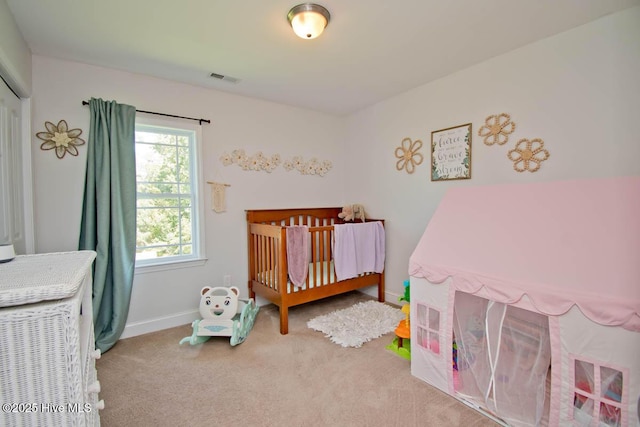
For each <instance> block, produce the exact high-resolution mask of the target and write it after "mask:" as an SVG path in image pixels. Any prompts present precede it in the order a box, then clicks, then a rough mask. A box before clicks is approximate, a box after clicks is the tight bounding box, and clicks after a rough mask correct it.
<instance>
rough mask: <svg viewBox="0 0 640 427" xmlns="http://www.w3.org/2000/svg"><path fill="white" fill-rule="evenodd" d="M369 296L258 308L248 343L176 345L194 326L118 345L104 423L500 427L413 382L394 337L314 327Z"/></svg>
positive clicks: (105, 372) (107, 375) (107, 378)
mask: <svg viewBox="0 0 640 427" xmlns="http://www.w3.org/2000/svg"><path fill="white" fill-rule="evenodd" d="M370 299H371V298H369V297H368V296H366V295H364V294H362V293H359V292H351V293H349V294H345V295H343V296H338V297H333V298H330V299H327V300H324V301H321V302H315V303H310V304H305V305H302V306H298V307H294V308H291V309H290V310H289V334H288V335H280V333H279V332H278V322H279V320H278V319H279V318H278V310H277V307H275V306H273V305H268V306H264V307H261V308H260V312H259V313H258V316H257V318H256V323H255V325H254V327H253V330H252V331H251V333H250V334H249V337H248V338H247V341H245V342H244V343H242V344H239V345H238V346H236V347H231V346H230V345H229V339H228V338H223V337H214V338H212V339H211V340H209V341H208V342H206V343H204V344H201V345H198V346H190V345H188V344H183V345H182V346H180V345H178V342H179V341H180V339H182V338H183V337H185V336H188V335H190V334H191V327H190V326H189V325H185V326H181V327H177V328H172V329H168V330H165V331H159V332H155V333H152V334H147V335H143V336H139V337H134V338H128V339H124V340H120V341H119V342H118V343H117V344H116V345H115V346H114V347H113V348H112V349H111V350H110V351H108V352H107V353H105V354H104V355H103V356H102V358H101V359H99V360H98V361H97V368H98V378H99V380H100V383H101V384H102V391H101V393H100V398H102V399H104V401H105V405H106V406H105V409H104V410H103V411H101V412H100V414H101V422H102V425H103V426H106V427H110V426H213V425H215V426H232V425H238V426H285V427H288V426H301V427H302V426H398V427H410V426H446V427H455V426H465V427H468V426H496V425H497V424H496V423H494V422H493V421H491V420H489V419H488V418H485V417H484V416H482V415H480V414H479V413H477V412H475V411H474V410H472V409H470V408H468V407H466V406H465V405H463V404H462V403H459V402H458V401H457V400H455V399H453V398H452V397H450V396H448V395H446V394H444V393H442V392H440V391H439V390H437V389H435V388H433V387H431V386H429V385H428V384H426V383H424V382H422V381H420V380H418V379H417V378H414V377H412V376H411V368H410V362H409V361H407V360H405V359H403V358H401V357H399V356H397V355H395V354H394V353H392V352H391V351H389V350H386V349H385V346H386V345H387V344H389V343H390V342H391V340H392V338H393V334H392V333H391V334H387V335H385V336H382V337H380V338H377V339H375V340H373V341H370V342H367V343H365V344H363V346H362V347H361V348H345V347H341V346H339V345H337V344H334V343H332V342H331V341H330V340H329V339H328V338H325V337H324V335H323V334H322V333H321V332H316V331H313V330H311V329H309V328H307V326H306V324H307V321H309V320H310V319H312V318H313V317H315V316H318V315H321V314H325V313H329V312H331V311H334V310H338V309H342V308H347V307H350V306H351V305H353V304H355V303H357V302H360V301H368V300H370Z"/></svg>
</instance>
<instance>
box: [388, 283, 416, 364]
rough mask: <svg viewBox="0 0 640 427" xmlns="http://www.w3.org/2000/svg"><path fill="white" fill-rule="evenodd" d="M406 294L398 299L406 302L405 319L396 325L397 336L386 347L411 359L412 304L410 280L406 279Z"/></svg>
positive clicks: (404, 307) (403, 310)
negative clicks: (410, 317)
mask: <svg viewBox="0 0 640 427" xmlns="http://www.w3.org/2000/svg"><path fill="white" fill-rule="evenodd" d="M403 285H404V295H403V296H401V297H399V298H398V301H404V302H405V303H406V304H404V305H403V306H402V312H403V313H404V314H405V316H406V317H405V319H404V320H401V321H400V323H398V326H397V327H396V330H395V334H396V337H395V338H394V339H393V342H392V343H391V344H389V345H388V346H387V347H386V348H387V349H388V350H391V351H393V352H394V353H396V354H397V355H398V356H401V357H404V358H405V359H408V360H410V359H411V340H410V338H411V323H410V321H409V314H410V310H411V306H410V304H409V302H410V300H411V293H410V289H409V281H408V280H405V281H404V283H403Z"/></svg>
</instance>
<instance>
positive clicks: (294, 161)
mask: <svg viewBox="0 0 640 427" xmlns="http://www.w3.org/2000/svg"><path fill="white" fill-rule="evenodd" d="M220 162H221V163H222V164H223V165H224V166H231V165H236V166H239V167H241V168H242V170H245V171H263V172H268V173H271V172H273V171H274V170H275V169H276V168H277V167H278V166H280V164H282V167H283V168H284V170H286V171H287V172H290V171H292V170H296V171H298V172H299V173H301V174H302V175H318V176H324V175H326V174H327V173H328V172H329V170H331V168H332V167H333V165H332V164H331V162H330V161H329V160H318V159H316V158H315V157H314V158H312V159H310V160H307V161H305V160H304V158H303V157H302V156H294V157H292V158H291V159H289V160H285V161H284V162H283V161H282V158H281V157H280V155H279V154H274V155H272V156H271V157H268V156H265V155H264V154H263V153H262V151H258V152H257V153H255V154H254V155H252V156H248V155H247V154H246V153H245V151H244V150H243V149H237V150H233V151H232V152H231V154H228V153H226V152H225V153H222V156H220Z"/></svg>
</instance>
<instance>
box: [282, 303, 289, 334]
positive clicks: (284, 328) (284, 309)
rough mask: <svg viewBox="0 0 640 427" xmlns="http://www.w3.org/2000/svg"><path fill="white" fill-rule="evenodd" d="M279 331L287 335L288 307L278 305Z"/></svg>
mask: <svg viewBox="0 0 640 427" xmlns="http://www.w3.org/2000/svg"><path fill="white" fill-rule="evenodd" d="M280 333H281V334H282V335H287V334H288V333H289V307H286V306H280Z"/></svg>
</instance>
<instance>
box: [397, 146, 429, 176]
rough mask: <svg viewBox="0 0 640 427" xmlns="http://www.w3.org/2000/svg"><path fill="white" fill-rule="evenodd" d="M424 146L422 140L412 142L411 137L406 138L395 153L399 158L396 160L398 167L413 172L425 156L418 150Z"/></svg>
mask: <svg viewBox="0 0 640 427" xmlns="http://www.w3.org/2000/svg"><path fill="white" fill-rule="evenodd" d="M421 148H422V141H420V140H419V139H417V140H415V141H413V142H411V139H410V138H405V139H403V140H402V142H401V143H400V146H399V147H398V148H396V151H395V155H396V158H398V159H399V160H398V161H397V162H396V169H397V170H399V171H401V170H402V169H405V170H406V171H407V173H410V174H411V173H413V171H414V170H415V168H416V166H418V165H419V164H421V163H422V161H423V160H424V157H423V156H422V154H421V153H418V150H420V149H421Z"/></svg>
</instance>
